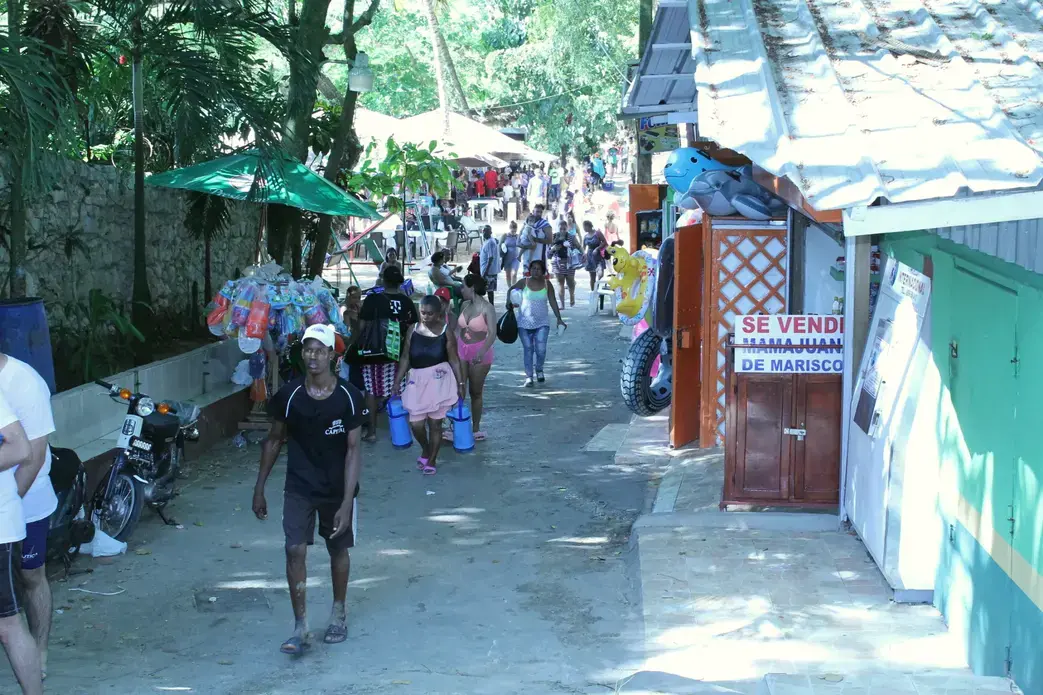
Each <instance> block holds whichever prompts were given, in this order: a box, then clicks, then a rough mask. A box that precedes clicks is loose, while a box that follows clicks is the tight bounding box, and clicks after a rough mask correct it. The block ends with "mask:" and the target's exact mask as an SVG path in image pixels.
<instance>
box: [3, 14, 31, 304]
mask: <svg viewBox="0 0 1043 695" xmlns="http://www.w3.org/2000/svg"><path fill="white" fill-rule="evenodd" d="M21 32H22V2H21V0H8V3H7V38H8V39H9V40H10V42H11V45H10V54H11V55H12V56H13V55H17V54H18V50H19V48H18V37H19V36H20V35H21ZM25 140H26V141H25V143H24V144H23V146H21V147H20V148H19V149H20V151H16V152H14V154H13V156H12V157H11V192H10V196H11V243H10V246H9V248H8V252H9V253H10V258H9V259H8V284H9V286H10V290H11V297H24V296H25V293H26V279H25V257H26V255H28V248H29V244H28V241H27V239H26V232H25V226H26V213H27V211H26V206H25V187H24V182H23V177H24V176H25V168H24V167H25V165H24V162H23V160H22V157H25V156H27V155H30V152H29V147H30V143H29V134H28V133H26V134H25Z"/></svg>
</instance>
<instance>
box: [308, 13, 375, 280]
mask: <svg viewBox="0 0 1043 695" xmlns="http://www.w3.org/2000/svg"><path fill="white" fill-rule="evenodd" d="M379 2H380V0H371V3H370V6H369V8H368V9H367V10H366V11H365V12H363V13H362V16H361V17H359V18H358V20H356V19H355V0H345V2H344V22H343V24H344V34H343V46H344V58H345V59H347V60H349V61H354V60H355V57H356V56H357V55H358V45H357V44H356V43H355V34H356V33H357V32H358V31H359V30H360V29H362V28H363V27H365V26H368V25H369V24H370V22H372V21H373V15H374V13H376V11H377V7H378V5H379ZM358 100H359V95H358V92H353V91H351V89H350V86H349V87H345V88H344V100H343V102H342V103H341V112H340V122H339V123H338V124H337V132H336V134H335V135H334V136H333V144H332V145H331V146H330V156H329V157H328V158H327V160H326V170H325V171H324V172H323V175H324V176H325V177H326V180H327V181H331V182H333V183H334V184H336V182H337V178H338V175H339V174H340V171H341V170H342V169H352V168H354V167H355V165H356V164H357V163H358V160H359V157H360V156H361V155H362V145H361V143H359V139H358V136H357V135H356V134H355V109H356V107H357V106H358ZM332 231H333V218H332V217H330V216H329V215H321V216H320V217H319V224H318V226H317V228H316V230H315V239H314V240H313V244H312V247H311V256H310V257H309V258H308V270H307V275H308V277H313V276H315V275H320V274H321V273H322V268H323V266H324V265H325V264H326V252H327V250H329V244H330V239H331V236H332Z"/></svg>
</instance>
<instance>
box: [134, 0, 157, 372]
mask: <svg viewBox="0 0 1043 695" xmlns="http://www.w3.org/2000/svg"><path fill="white" fill-rule="evenodd" d="M136 5H137V6H136V8H135V12H134V23H133V26H132V28H131V31H132V36H133V51H132V53H133V58H132V60H133V73H132V76H131V82H132V85H131V86H132V91H133V99H134V287H133V291H132V293H131V300H132V302H133V304H132V305H131V320H132V321H133V322H134V325H135V326H137V328H138V330H140V331H141V332H142V333H144V334H145V335H146V336H148V335H149V334H150V333H151V328H152V321H151V315H150V312H151V306H152V293H151V291H150V290H149V286H148V274H147V273H148V266H147V262H146V257H145V250H146V244H147V240H146V236H145V124H144V110H145V106H144V99H143V95H142V91H143V89H144V76H143V74H142V67H143V66H142V53H143V49H144V46H142V43H143V42H144V36H143V33H142V30H141V14H142V12H144V8H143V6H142V1H141V0H138V1H137V3H136ZM135 345H137V346H138V350H137V352H138V355H137V359H138V361H139V363H143V362H146V361H148V359H149V357H150V352H151V350H150V349H149V347H148V346H149V341H147V340H146V341H144V342H141V343H135Z"/></svg>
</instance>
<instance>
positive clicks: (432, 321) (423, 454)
mask: <svg viewBox="0 0 1043 695" xmlns="http://www.w3.org/2000/svg"><path fill="white" fill-rule="evenodd" d="M444 312H445V309H444V308H443V305H442V300H441V299H439V298H438V297H436V296H434V295H428V296H426V297H424V298H423V299H421V300H420V322H419V323H417V324H416V325H414V326H412V327H411V328H410V329H409V333H408V335H407V336H406V340H405V345H404V346H403V348H402V357H401V359H399V362H398V373H397V374H396V376H395V391H396V392H398V391H399V390H401V394H402V405H403V406H404V407H405V409H406V411H407V412H408V413H409V426H410V428H411V429H412V430H413V436H414V437H415V438H416V440H417V442H418V443H419V444H420V448H421V451H420V457H419V458H418V459H417V460H416V464H417V468H418V469H419V470H420V471H422V472H423V474H424V475H434V474H435V473H436V472H437V466H438V461H437V459H438V450H439V449H440V448H441V446H442V420H443V419H444V418H445V416H446V414H447V413H448V412H449V409H450V408H452V407H453V406H454V405H456V404H457V402H458V401H460V400H462V399H463V397H464V381H463V379H462V378H461V375H460V360H459V357H458V353H457V346H456V336H455V335H454V332H453V331H452V330H449V327H448V326H447V325H446V320H445V313H444ZM407 374H408V379H407V380H406V384H405V386H404V387H403V386H402V381H403V379H405V378H406V376H407Z"/></svg>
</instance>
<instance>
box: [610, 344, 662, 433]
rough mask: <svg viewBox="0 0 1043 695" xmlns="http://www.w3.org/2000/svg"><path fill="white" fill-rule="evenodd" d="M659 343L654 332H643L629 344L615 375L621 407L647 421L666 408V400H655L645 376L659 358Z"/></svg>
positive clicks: (649, 380)
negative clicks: (616, 376) (647, 418)
mask: <svg viewBox="0 0 1043 695" xmlns="http://www.w3.org/2000/svg"><path fill="white" fill-rule="evenodd" d="M662 342H663V339H662V338H661V337H659V336H658V335H657V334H656V333H655V332H654V331H651V330H648V331H645V332H644V333H642V334H641V335H639V336H638V337H637V339H635V340H634V342H632V343H631V344H630V349H629V350H627V355H626V358H625V359H624V360H623V370H622V371H621V372H620V374H619V390H620V392H621V393H622V394H623V403H625V404H626V406H627V408H629V409H630V412H632V413H634V414H635V415H640V416H642V417H648V416H649V415H655V414H656V413H658V412H659V411H660V410H662V409H663V408H666V407H667V406H669V405H670V397H669V396H668V397H666V398H663V399H656V398H654V397H653V396H652V393H651V391H650V390H649V388H648V387H649V384H651V382H652V378H651V376H649V375H650V373H651V371H652V363H653V362H655V359H656V358H657V357H659V349H660V346H661V345H662Z"/></svg>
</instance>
